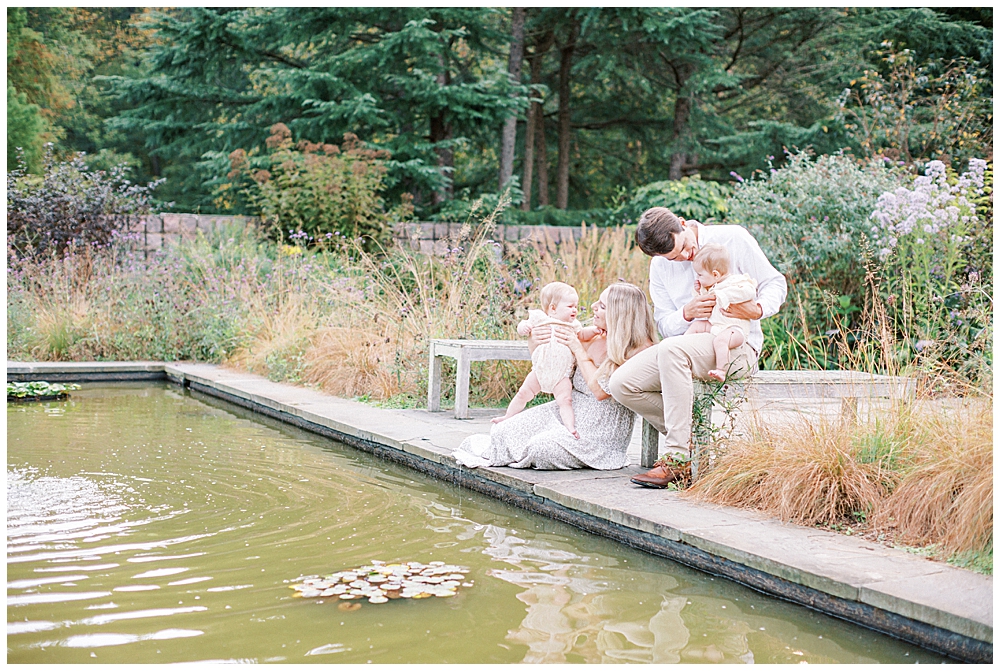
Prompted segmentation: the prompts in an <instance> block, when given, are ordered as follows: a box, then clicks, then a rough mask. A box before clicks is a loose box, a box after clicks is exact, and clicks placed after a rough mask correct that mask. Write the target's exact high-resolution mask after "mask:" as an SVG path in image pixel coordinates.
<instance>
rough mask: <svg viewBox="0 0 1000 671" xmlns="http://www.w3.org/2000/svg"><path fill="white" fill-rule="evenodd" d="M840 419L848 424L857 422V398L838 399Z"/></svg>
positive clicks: (845, 397)
mask: <svg viewBox="0 0 1000 671" xmlns="http://www.w3.org/2000/svg"><path fill="white" fill-rule="evenodd" d="M840 419H841V420H843V421H845V422H847V423H849V424H856V423H857V421H858V397H857V396H844V397H843V398H841V399H840Z"/></svg>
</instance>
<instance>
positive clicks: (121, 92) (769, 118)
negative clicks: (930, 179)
mask: <svg viewBox="0 0 1000 671" xmlns="http://www.w3.org/2000/svg"><path fill="white" fill-rule="evenodd" d="M7 21H8V24H7V25H8V32H7V47H8V49H7V66H8V72H7V98H8V110H9V111H8V136H7V138H8V169H12V168H14V167H16V161H17V151H16V147H23V148H24V151H25V154H26V157H27V162H28V165H29V169H30V170H31V171H32V172H38V171H40V169H41V160H42V147H43V144H44V143H45V142H53V143H54V144H55V147H56V150H57V152H59V153H61V154H63V155H66V154H68V153H71V152H77V151H83V152H86V153H87V159H86V160H87V163H88V165H90V166H91V167H100V168H110V167H111V166H112V165H115V164H117V163H119V162H122V161H124V162H126V163H128V164H129V165H130V166H132V167H133V168H134V175H133V179H134V181H137V182H146V181H150V180H153V179H157V178H161V177H162V178H165V179H166V181H165V182H164V183H163V184H162V185H161V186H160V188H159V189H158V190H157V198H158V199H159V201H160V202H161V203H170V204H171V205H170V207H169V208H168V209H171V210H173V211H177V212H197V213H208V212H237V213H244V214H255V213H256V212H252V211H251V210H253V208H252V207H251V206H250V204H249V203H247V202H246V200H245V199H244V198H241V197H240V194H239V193H238V192H237V191H236V190H229V191H227V190H226V188H225V185H226V183H227V181H228V180H227V178H226V174H227V172H228V171H229V167H230V166H229V159H228V157H229V155H230V153H231V152H233V151H235V150H239V149H243V150H246V151H247V152H249V153H250V154H251V155H252V156H262V155H263V154H264V153H265V152H266V149H267V148H266V146H265V140H266V138H267V137H268V136H269V135H270V128H271V126H272V125H273V124H276V123H283V124H285V125H286V126H287V127H288V128H289V129H290V130H291V133H292V135H293V137H294V139H295V140H308V141H310V142H314V143H320V144H322V143H331V142H332V143H339V142H340V141H341V139H342V138H343V136H344V134H345V133H353V134H355V135H357V136H358V138H360V141H361V142H362V143H364V144H365V145H367V146H368V147H370V148H375V149H382V150H387V151H388V152H390V154H391V158H390V159H389V160H388V161H387V163H386V167H387V174H386V178H385V182H384V188H385V198H386V201H387V202H389V203H397V202H399V199H400V196H402V195H403V194H410V195H412V197H413V206H414V208H415V210H414V215H413V216H414V217H415V218H418V219H421V220H426V219H430V218H439V219H453V220H454V219H460V218H461V216H462V215H463V214H464V213H465V211H466V209H467V208H465V207H463V206H464V204H467V203H468V202H470V201H471V200H473V199H475V198H476V197H478V196H481V195H488V196H492V197H493V198H494V199H495V198H496V194H497V193H498V192H499V191H501V190H502V187H504V186H510V187H512V188H513V201H514V204H515V206H520V208H521V209H523V210H524V211H527V212H534V211H537V208H538V207H539V206H542V207H543V208H544V207H545V206H549V207H550V208H554V209H558V210H566V209H571V210H591V209H601V208H608V207H613V206H614V205H616V204H618V203H620V202H621V201H622V200H623V199H627V198H630V197H632V196H633V195H634V194H635V191H636V189H637V188H639V187H641V186H644V185H648V184H650V183H654V182H661V181H663V180H680V179H681V178H682V177H685V176H694V175H698V176H700V177H701V179H702V180H705V181H713V182H717V183H723V184H724V183H735V180H736V179H737V178H736V175H740V176H744V177H746V176H749V175H751V174H752V173H754V171H757V170H765V169H767V168H768V167H769V165H770V166H771V167H773V166H774V165H775V164H776V165H779V166H780V164H781V163H782V162H783V161H784V159H785V155H784V150H786V149H793V148H798V149H806V148H811V150H812V151H814V152H815V153H817V154H828V153H833V152H836V151H838V150H841V149H844V148H849V149H850V150H852V151H854V152H855V153H856V154H858V155H864V154H866V153H867V154H871V153H874V152H876V151H879V150H884V149H889V150H895V151H896V152H898V153H901V154H902V157H903V159H904V160H907V161H912V160H914V159H916V160H929V159H935V158H942V157H943V158H945V159H946V162H948V163H949V164H954V166H955V167H958V166H959V164H962V165H964V163H965V161H966V160H967V159H968V158H969V156H972V155H975V156H978V157H979V158H985V155H984V153H983V149H984V147H989V146H991V143H992V131H991V126H992V109H991V108H992V105H991V104H990V105H989V106H988V107H987V106H985V105H984V103H985V102H987V101H990V102H991V101H992V78H991V75H990V73H991V70H992V58H993V51H992V45H993V40H992V10H991V9H973V8H950V9H889V8H858V9H840V8H811V9H793V8H766V7H761V8H742V9H740V8H703V9H685V8H610V9H609V8H530V9H527V10H524V11H521V10H512V9H498V8H471V9H469V8H466V9H459V8H456V9H439V10H435V9H423V8H305V9H301V8H295V9H288V8H264V7H261V8H250V9H223V8H197V7H190V8H181V9H174V10H165V11H160V10H154V9H150V8H125V7H116V8H24V9H18V8H12V9H9V10H8V19H7ZM904 50H909V52H907V53H909V54H910V56H909V57H910V58H911V59H912V60H913V63H912V64H910V67H911V68H923V71H922V72H920V73H919V75H922V76H924V79H925V80H926V79H928V78H929V79H931V80H941V79H942V77H944V76H945V75H946V73H947V72H948V70H949V68H954V67H955V66H956V65H958V66H960V67H961V73H960V74H961V75H963V76H966V75H968V76H974V77H976V78H977V82H978V84H977V88H976V90H975V91H974V92H973V91H968V90H959V91H957V92H956V93H957V94H958V95H959V96H960V97H962V98H963V100H961V101H960V102H961V104H962V106H963V108H964V109H962V110H961V112H964V113H958V114H955V113H954V110H949V112H950V113H949V114H947V115H938V118H936V119H933V120H932V126H936V127H934V128H930V129H928V128H921V129H918V128H916V127H917V126H919V125H920V124H919V122H925V121H927V120H928V119H927V118H922V119H910V120H908V125H911V126H913V128H910V129H907V130H908V131H909V132H908V134H912V135H913V137H907V138H905V139H904V138H901V137H899V135H900V129H898V128H892V126H893V125H895V122H894V121H890V122H889V123H890V125H889V127H888V128H889V130H888V132H886V129H883V128H876V127H872V126H871V125H870V124H871V122H872V121H873V119H868V120H867V122H868V124H869V125H868V126H866V127H863V128H861V129H858V128H856V126H858V118H857V116H858V113H859V112H863V109H862V108H864V107H865V105H864V96H865V89H864V85H865V83H866V82H868V80H871V79H872V78H873V76H875V75H877V76H881V77H882V78H883V82H881V83H883V84H885V85H888V86H887V88H888V87H891V85H892V81H891V79H892V77H893V76H894V75H896V76H898V75H899V74H900V73H899V72H897V71H894V61H893V60H892V58H893V55H895V59H896V60H897V61H898V59H899V58H900V57H899V55H898V54H899V53H900V52H902V51H904ZM895 65H897V66H898V62H897V63H895ZM895 70H898V67H897V68H895ZM954 74H955V73H952V75H954ZM952 78H953V79H954V77H952ZM876 83H879V82H876ZM937 83H938V84H939V85H943V84H944V83H945V82H943V81H938V82H937ZM906 84H907V85H908V86H910V90H909V91H904V92H902V94H903V95H904V96H905V95H907V93H908V94H909V97H910V99H909V100H907V101H906V102H905V104H909V105H913V106H915V107H920V106H926V105H928V104H929V103H928V101H927V100H926V99H927V98H928V97H929V96H930V95H933V94H935V93H941V91H940V90H938V91H935V90H933V89H934V86H933V84H934V82H931V84H932V85H931V86H930V88H928V86H927V84H928V82H927V81H921V82H917V81H913V82H906ZM973 93H974V95H972V94H973ZM892 102H897V101H892ZM956 102H959V101H956ZM925 117H926V115H925ZM914 121H916V122H918V123H913V122H914ZM933 122H936V123H933ZM862 125H863V126H864V125H865V124H862ZM771 156H773V157H776V158H774V159H771V160H770V163H769V159H768V157H771ZM526 186H527V187H530V188H526ZM709 200H710V199H709ZM716 213H717V212H716V211H715V210H714V209H712V208H708V210H707V211H706V214H716ZM511 216H515V215H514V214H513V213H511ZM553 217H555V218H554V219H553ZM549 219H550V220H552V222H557V221H558V222H561V221H562V220H561V219H559V215H558V214H553V215H550V217H549ZM571 219H572V217H571ZM591 219H593V217H591ZM538 220H539V221H541V218H539V219H538ZM527 223H534V220H531V219H529V220H527ZM572 223H577V224H578V223H579V219H577V221H575V222H572ZM591 223H594V222H593V221H592V222H591ZM598 223H602V222H598Z"/></svg>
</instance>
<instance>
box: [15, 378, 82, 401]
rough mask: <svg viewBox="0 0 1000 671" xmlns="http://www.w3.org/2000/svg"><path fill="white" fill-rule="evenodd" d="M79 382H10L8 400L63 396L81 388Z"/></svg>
mask: <svg viewBox="0 0 1000 671" xmlns="http://www.w3.org/2000/svg"><path fill="white" fill-rule="evenodd" d="M79 388H80V385H78V384H70V383H67V384H62V383H59V382H43V381H41V380H36V381H32V382H8V383H7V400H8V401H10V400H11V399H17V400H32V399H36V398H62V397H65V396H66V392H68V391H73V390H75V389H79Z"/></svg>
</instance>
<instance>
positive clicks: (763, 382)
mask: <svg viewBox="0 0 1000 671" xmlns="http://www.w3.org/2000/svg"><path fill="white" fill-rule="evenodd" d="M444 357H450V358H452V359H455V361H456V364H457V369H458V370H457V373H456V380H455V418H456V419H468V417H469V377H470V364H471V362H473V361H529V360H531V354H530V353H529V351H528V343H527V341H526V340H443V339H437V338H435V339H432V340H431V341H430V375H429V376H428V383H427V409H428V410H429V411H431V412H438V411H440V410H441V361H442V359H443V358H444ZM736 384H746V387H745V391H746V394H747V396H748V398H750V399H753V400H757V401H761V400H771V399H779V398H780V399H785V398H802V399H807V398H808V399H821V398H834V399H836V398H839V399H841V408H842V412H843V413H845V414H848V413H849V414H856V413H857V407H858V399H859V398H894V397H896V398H898V397H903V396H911V395H912V394H913V393H914V382H913V380H911V379H908V378H904V377H895V376H889V375H873V374H871V373H863V372H860V371H852V370H762V371H759V372H757V373H756V374H754V375H753V377H751V378H749V379H748V380H745V381H737V382H736ZM708 389H709V387H708V384H707V383H705V382H700V381H697V380H696V381H695V394H696V395H697V394H704V393H706V392H707V391H708ZM658 451H659V433H658V432H657V431H656V430H655V429H654V428H653V427H652V426H651V425H650V424H649V422H647V421H645V420H643V422H642V453H641V458H640V463H641V465H642V466H643V467H645V468H651V467H652V466H653V462H655V461H656V459H657V457H658Z"/></svg>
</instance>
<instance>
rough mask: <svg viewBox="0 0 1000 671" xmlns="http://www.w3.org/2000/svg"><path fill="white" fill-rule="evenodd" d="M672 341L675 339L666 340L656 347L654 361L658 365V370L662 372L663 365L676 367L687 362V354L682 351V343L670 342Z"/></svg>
mask: <svg viewBox="0 0 1000 671" xmlns="http://www.w3.org/2000/svg"><path fill="white" fill-rule="evenodd" d="M672 340H675V339H672V338H666V339H664V340H663V341H662V342H661V343H660V344H659V345H658V347H659V349H658V350H657V351H656V359H657V362H658V363H659V364H660V370H663V366H665V365H666V366H677V365H683V364H684V363H685V362H688V361H689V359H688V356H687V353H686V352H685V351H684V349H683V343H679V342H676V341H674V342H671V341H672Z"/></svg>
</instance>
